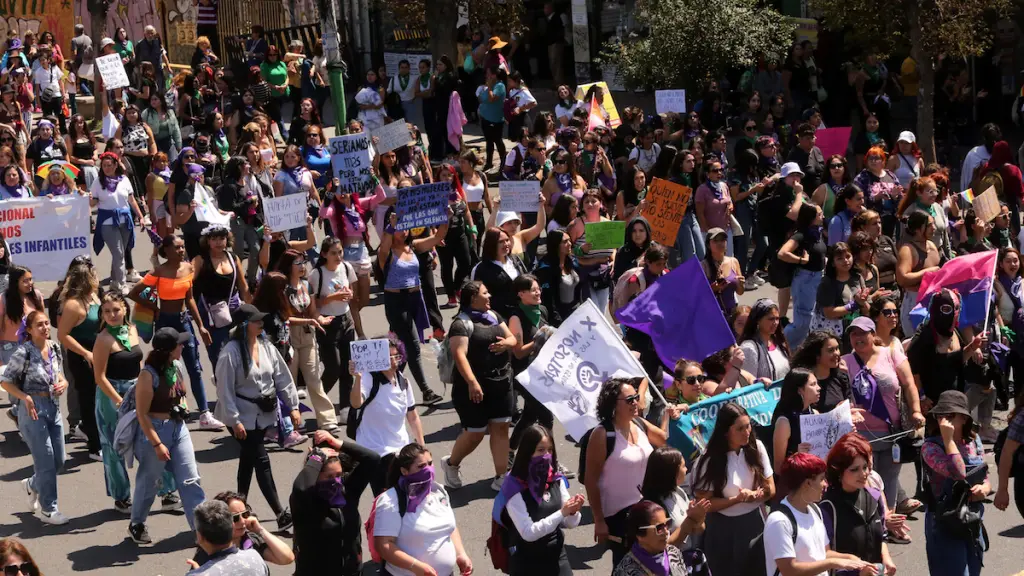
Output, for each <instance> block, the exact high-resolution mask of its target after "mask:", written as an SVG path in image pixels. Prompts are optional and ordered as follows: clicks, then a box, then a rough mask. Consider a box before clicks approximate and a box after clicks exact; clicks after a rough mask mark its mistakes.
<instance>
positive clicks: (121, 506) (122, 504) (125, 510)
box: [114, 498, 132, 514]
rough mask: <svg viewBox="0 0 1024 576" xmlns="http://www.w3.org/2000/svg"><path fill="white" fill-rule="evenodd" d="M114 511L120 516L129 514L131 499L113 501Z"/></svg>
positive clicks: (130, 511)
mask: <svg viewBox="0 0 1024 576" xmlns="http://www.w3.org/2000/svg"><path fill="white" fill-rule="evenodd" d="M114 510H117V511H118V512H120V513H121V514H131V513H132V499H131V498H125V499H124V500H114Z"/></svg>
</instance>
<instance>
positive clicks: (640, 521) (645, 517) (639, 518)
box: [625, 500, 665, 548]
mask: <svg viewBox="0 0 1024 576" xmlns="http://www.w3.org/2000/svg"><path fill="white" fill-rule="evenodd" d="M658 510H661V511H664V510H665V509H664V508H663V507H662V506H661V504H658V503H657V502H651V501H650V500H641V501H639V502H637V503H636V504H633V506H632V507H630V509H629V514H628V515H627V516H626V541H625V546H626V547H627V548H632V547H633V544H636V538H637V535H638V534H639V532H640V529H641V528H643V527H644V526H650V525H651V522H653V519H654V515H655V514H657V513H658ZM648 530H650V528H648Z"/></svg>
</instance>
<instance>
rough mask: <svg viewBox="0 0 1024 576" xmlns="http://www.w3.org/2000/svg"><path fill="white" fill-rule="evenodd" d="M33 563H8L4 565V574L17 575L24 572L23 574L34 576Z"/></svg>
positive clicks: (34, 568) (6, 575)
mask: <svg viewBox="0 0 1024 576" xmlns="http://www.w3.org/2000/svg"><path fill="white" fill-rule="evenodd" d="M36 573H37V572H36V567H35V564H32V563H31V562H25V563H23V564H10V565H8V566H4V576H18V574H25V576H35V574H36Z"/></svg>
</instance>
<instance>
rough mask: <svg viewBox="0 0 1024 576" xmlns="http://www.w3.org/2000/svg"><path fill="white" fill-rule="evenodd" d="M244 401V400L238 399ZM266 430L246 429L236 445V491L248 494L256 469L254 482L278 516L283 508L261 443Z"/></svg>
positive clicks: (268, 458)
mask: <svg viewBox="0 0 1024 576" xmlns="http://www.w3.org/2000/svg"><path fill="white" fill-rule="evenodd" d="M240 401H241V402H245V400H240ZM266 433H267V430H266V429H263V430H246V431H245V439H244V440H239V439H238V438H235V440H236V441H237V442H238V447H239V448H241V450H242V453H241V454H239V455H238V493H239V494H246V495H247V494H249V485H250V484H251V483H252V472H253V470H254V469H255V470H256V483H257V484H259V486H260V492H262V493H263V497H264V498H266V499H267V504H270V509H271V510H273V511H274V515H275V516H278V515H280V514H281V512H282V511H283V510H284V508H282V507H281V501H280V500H279V499H278V497H277V484H275V483H274V473H273V472H272V471H271V470H270V456H269V455H268V454H267V448H266V446H264V445H263V437H264V436H265V435H266Z"/></svg>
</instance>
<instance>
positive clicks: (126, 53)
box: [114, 40, 135, 58]
mask: <svg viewBox="0 0 1024 576" xmlns="http://www.w3.org/2000/svg"><path fill="white" fill-rule="evenodd" d="M114 50H116V51H117V53H118V54H120V55H121V58H131V57H132V55H133V54H134V52H135V47H134V46H133V45H132V41H131V40H126V41H125V43H124V45H122V44H121V43H120V42H114Z"/></svg>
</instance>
